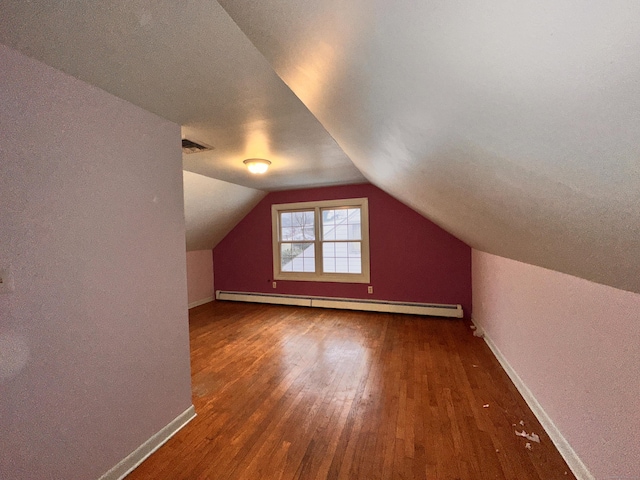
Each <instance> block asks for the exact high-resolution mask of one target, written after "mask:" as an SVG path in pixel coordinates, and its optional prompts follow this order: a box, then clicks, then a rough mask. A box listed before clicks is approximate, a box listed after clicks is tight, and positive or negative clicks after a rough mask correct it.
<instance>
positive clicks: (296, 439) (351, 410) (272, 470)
mask: <svg viewBox="0 0 640 480" xmlns="http://www.w3.org/2000/svg"><path fill="white" fill-rule="evenodd" d="M190 329H191V358H192V380H193V403H194V405H195V407H196V412H197V413H198V416H197V417H196V418H195V419H194V420H193V421H192V422H191V423H190V424H188V425H187V426H186V427H185V428H184V429H182V430H181V431H180V432H179V433H178V434H176V435H175V436H174V437H173V438H172V439H171V440H169V441H168V442H167V443H166V444H165V445H164V446H163V447H162V448H160V449H159V450H158V451H157V452H156V453H154V454H153V455H152V456H151V457H150V458H149V459H147V461H145V462H144V463H143V464H142V465H141V466H140V467H138V468H137V469H136V470H135V471H134V472H132V473H131V474H130V475H129V476H128V477H127V480H135V479H280V480H288V479H338V478H340V479H367V480H369V479H437V480H444V479H473V480H483V479H508V480H514V479H518V480H527V479H538V480H552V479H573V478H575V477H574V476H573V475H572V473H571V471H570V470H569V468H568V467H567V466H566V464H565V463H564V461H563V459H562V458H561V457H560V454H559V453H558V452H557V451H556V449H555V447H554V446H553V444H552V443H551V440H550V439H549V437H548V436H547V435H546V433H544V431H543V430H542V428H541V427H540V424H539V423H538V421H537V420H536V418H535V417H534V415H533V414H532V413H531V411H530V410H529V408H528V407H527V405H526V404H525V402H524V400H523V399H522V397H521V396H520V394H519V393H518V392H517V390H516V389H515V387H514V386H513V384H512V383H511V382H510V380H509V378H508V377H507V375H506V374H505V373H504V371H503V370H502V369H501V367H500V366H499V364H498V363H497V361H496V360H495V358H494V357H493V356H492V354H491V352H490V351H489V349H488V347H487V346H486V345H485V343H484V341H483V340H482V339H480V338H477V337H474V336H473V335H472V332H471V330H470V328H469V324H468V323H467V322H464V321H461V320H450V319H436V318H426V317H415V316H405V315H391V314H375V313H374V314H372V313H361V312H346V311H337V310H324V309H311V308H296V307H279V306H266V305H252V304H241V303H231V302H213V303H210V304H207V305H203V306H201V307H197V308H195V309H192V310H191V312H190ZM486 405H488V406H486ZM485 406H486V407H485ZM521 421H522V422H523V424H524V426H522V425H521V424H520V422H521ZM523 429H524V430H526V431H527V432H528V433H531V432H535V433H536V434H538V435H539V436H540V443H535V442H529V443H530V444H531V448H530V449H528V448H526V444H527V442H528V440H526V439H525V438H522V437H518V436H516V435H515V431H516V430H520V431H521V430H523Z"/></svg>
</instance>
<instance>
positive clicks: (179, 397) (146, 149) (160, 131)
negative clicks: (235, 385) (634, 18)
mask: <svg viewBox="0 0 640 480" xmlns="http://www.w3.org/2000/svg"><path fill="white" fill-rule="evenodd" d="M0 65H2V68H0V105H2V107H1V108H0V125H1V128H0V264H3V265H4V266H6V265H7V264H10V265H11V267H12V270H13V276H14V280H15V291H14V292H13V293H4V294H3V293H0V432H1V433H0V478H2V479H12V480H21V479H25V480H26V479H28V480H33V479H44V478H56V479H63V478H64V479H66V480H74V479H82V480H85V479H95V478H99V477H100V476H101V475H102V474H103V473H105V472H106V471H107V470H109V469H110V468H111V467H113V466H114V465H116V464H117V463H118V462H119V461H120V460H122V459H123V458H124V457H126V456H127V455H128V454H129V453H131V452H132V451H133V450H134V449H136V448H137V447H138V446H140V445H141V444H142V443H143V442H145V441H146V440H147V439H149V438H150V437H151V436H152V435H154V434H155V433H156V432H158V431H159V430H160V429H161V428H163V427H164V426H165V425H167V424H168V423H169V422H170V421H172V420H173V419H174V418H176V417H177V416H178V415H179V414H181V413H183V412H184V411H185V410H186V409H188V408H189V407H190V406H191V385H190V366H189V332H188V319H187V286H186V267H185V264H186V259H185V240H184V235H185V232H184V210H183V200H182V161H181V152H180V127H179V126H178V125H176V124H173V123H170V122H168V121H166V120H163V119H161V118H159V117H157V116H155V115H152V114H151V113H148V112H145V111H144V110H142V109H140V108H138V107H135V106H133V105H131V104H129V103H127V102H125V101H123V100H120V99H118V98H116V97H114V96H112V95H109V94H108V93H106V92H104V91H102V90H99V89H97V88H94V87H91V86H89V85H87V84H85V83H83V82H81V81H79V80H76V79H74V78H71V77H69V76H67V75H65V74H63V73H61V72H59V71H57V70H54V69H52V68H49V67H47V66H45V65H43V64H42V63H39V62H37V61H34V60H31V59H29V58H27V57H25V56H23V55H21V54H19V53H17V52H16V51H14V50H11V49H9V48H7V47H4V46H0ZM0 268H1V266H0Z"/></svg>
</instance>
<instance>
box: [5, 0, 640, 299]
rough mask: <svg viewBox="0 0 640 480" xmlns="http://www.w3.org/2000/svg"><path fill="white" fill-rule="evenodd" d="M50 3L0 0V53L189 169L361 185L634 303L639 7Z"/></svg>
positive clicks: (496, 248)
mask: <svg viewBox="0 0 640 480" xmlns="http://www.w3.org/2000/svg"><path fill="white" fill-rule="evenodd" d="M58 3H61V4H60V5H59V4H58ZM58 3H56V2H45V1H42V0H41V1H32V2H8V1H3V2H2V3H1V8H2V10H1V11H0V41H2V42H3V43H6V44H8V45H10V46H13V47H14V48H17V49H19V50H21V51H23V52H24V53H26V54H28V55H30V56H34V57H36V58H39V59H41V60H43V61H44V62H46V63H49V64H50V65H52V66H54V67H57V68H60V69H62V70H64V71H67V72H68V73H71V74H72V75H75V76H77V77H79V78H81V79H83V80H86V81H88V82H90V83H93V84H95V85H97V86H99V87H101V88H104V89H105V90H107V91H110V92H112V93H114V94H116V95H118V96H121V97H122V98H125V99H127V100H129V101H131V102H132V103H135V104H138V105H140V106H142V107H143V108H146V109H148V110H150V111H153V112H155V113H157V114H159V115H162V116H164V117H165V118H168V119H170V120H173V121H175V122H178V123H180V124H182V125H184V130H185V132H187V133H188V134H190V135H195V136H196V137H199V138H196V139H199V140H201V141H205V142H207V143H209V144H211V145H213V146H215V147H216V149H215V150H214V151H213V153H210V154H196V155H197V156H203V159H198V158H197V157H195V156H194V157H193V158H191V159H187V160H185V168H187V169H188V170H190V171H192V172H196V173H199V174H202V175H207V176H209V177H212V178H217V179H219V180H225V181H227V182H232V183H235V184H239V185H243V186H245V187H250V188H253V189H257V190H276V189H283V188H293V187H297V186H311V185H325V184H332V183H335V182H342V183H353V182H357V181H362V180H363V178H364V177H366V179H368V180H369V181H371V182H372V183H374V184H376V185H377V186H379V187H381V188H382V189H383V190H386V191H387V192H389V193H390V194H392V195H393V196H395V197H397V198H399V199H400V200H402V201H403V202H405V203H406V204H408V205H410V206H411V207H413V208H414V209H416V210H417V211H419V212H420V213H422V214H423V215H424V216H426V217H427V218H430V219H431V220H433V221H435V222H436V223H438V224H439V225H441V226H442V227H444V228H445V229H447V230H448V231H450V232H451V233H453V234H455V235H456V236H458V237H459V238H461V239H463V240H464V241H466V242H467V243H469V244H470V245H471V246H473V247H475V248H478V249H480V250H483V251H487V252H490V253H494V254H497V255H501V256H505V257H509V258H513V259H516V260H520V261H523V262H527V263H532V264H535V265H540V266H543V267H547V268H551V269H554V270H558V271H561V272H565V273H569V274H572V275H576V276H579V277H583V278H587V279H590V280H593V281H596V282H599V283H603V284H607V285H611V286H614V287H617V288H622V289H625V290H631V291H635V292H639V293H640V140H639V139H640V54H639V53H638V52H640V4H639V3H637V2H634V1H632V0H613V1H609V2H584V1H577V0H572V1H569V0H557V1H551V0H542V1H535V2H534V1H516V2H507V1H506V0H488V1H485V2H471V1H463V2H450V1H432V0H425V1H423V2H416V1H409V0H399V1H394V2H390V1H383V0H367V1H365V0H350V1H336V0H315V1H311V0H261V1H260V2H255V1H253V0H233V1H231V0H220V2H219V3H220V5H222V7H223V8H224V10H223V9H222V8H221V7H220V5H218V4H217V3H215V2H212V1H205V0H200V1H194V2H187V3H185V4H184V5H183V4H178V3H175V2H168V1H161V2H151V1H136V2H124V1H121V2H108V3H104V4H101V3H96V4H94V3H91V2H79V1H77V2H58ZM225 11H226V12H225ZM287 87H288V88H287ZM252 149H254V150H252ZM258 151H260V152H261V153H260V154H257V153H256V155H253V154H252V152H258ZM264 152H267V153H264ZM267 154H269V155H272V157H271V158H273V159H274V170H273V175H272V176H270V177H263V178H262V179H255V178H251V177H248V175H247V174H246V173H245V172H244V171H243V170H242V166H241V164H240V163H239V162H240V160H241V159H242V158H245V157H246V156H262V155H267ZM278 165H279V166H278ZM354 165H355V167H357V168H355V167H354ZM276 167H277V168H276ZM358 170H359V172H362V174H363V175H364V177H363V176H362V175H361V174H360V173H359V172H358ZM230 195H231V193H230ZM224 214H225V213H224V212H222V213H219V214H216V215H224ZM187 217H189V215H187ZM188 228H190V227H189V225H188Z"/></svg>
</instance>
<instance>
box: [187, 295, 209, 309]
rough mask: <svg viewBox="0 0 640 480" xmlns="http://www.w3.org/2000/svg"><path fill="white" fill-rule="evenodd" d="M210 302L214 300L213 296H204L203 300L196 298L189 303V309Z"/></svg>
mask: <svg viewBox="0 0 640 480" xmlns="http://www.w3.org/2000/svg"><path fill="white" fill-rule="evenodd" d="M209 302H213V296H211V297H207V298H203V299H202V300H196V301H195V302H191V303H190V304H189V310H191V309H192V308H194V307H199V306H200V305H204V304H205V303H209Z"/></svg>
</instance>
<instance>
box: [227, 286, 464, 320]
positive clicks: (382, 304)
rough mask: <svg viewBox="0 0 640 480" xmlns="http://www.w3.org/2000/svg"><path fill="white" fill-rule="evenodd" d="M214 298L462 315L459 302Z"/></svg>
mask: <svg viewBox="0 0 640 480" xmlns="http://www.w3.org/2000/svg"><path fill="white" fill-rule="evenodd" d="M216 300H231V301H235V302H251V303H270V304H274V305H295V306H299V307H318V308H337V309H344V310H363V311H367V312H382V313H407V314H412V315H428V316H433V317H451V318H462V305H446V304H438V303H407V302H387V301H382V300H362V299H353V298H331V297H307V296H301V295H275V294H273V295H270V294H266V293H250V292H225V291H222V290H217V291H216Z"/></svg>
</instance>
